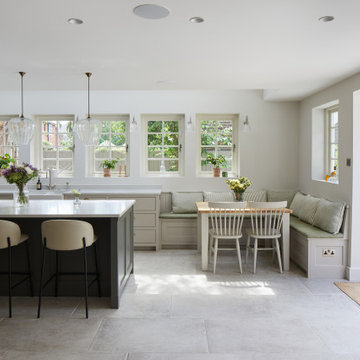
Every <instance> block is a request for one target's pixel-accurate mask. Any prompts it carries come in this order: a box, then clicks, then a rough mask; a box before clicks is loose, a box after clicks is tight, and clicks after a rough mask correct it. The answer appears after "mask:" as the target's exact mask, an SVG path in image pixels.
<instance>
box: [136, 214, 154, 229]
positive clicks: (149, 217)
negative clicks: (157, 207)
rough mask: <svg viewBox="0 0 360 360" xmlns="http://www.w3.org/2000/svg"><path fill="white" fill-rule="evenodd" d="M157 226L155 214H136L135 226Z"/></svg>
mask: <svg viewBox="0 0 360 360" xmlns="http://www.w3.org/2000/svg"><path fill="white" fill-rule="evenodd" d="M151 226H156V215H155V214H141V213H135V214H134V227H151Z"/></svg>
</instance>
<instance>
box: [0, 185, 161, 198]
mask: <svg viewBox="0 0 360 360" xmlns="http://www.w3.org/2000/svg"><path fill="white" fill-rule="evenodd" d="M73 189H75V190H80V194H82V195H86V194H99V195H109V196H111V195H126V196H128V195H160V194H161V189H111V188H110V189H101V188H100V189H82V188H81V187H79V186H78V187H73V188H71V190H66V189H61V188H59V189H54V190H47V189H43V190H35V189H31V190H30V195H43V196H47V195H62V194H64V195H71V194H72V190H73ZM14 191H15V188H14V189H12V190H11V189H0V194H3V195H7V194H12V193H13V192H14Z"/></svg>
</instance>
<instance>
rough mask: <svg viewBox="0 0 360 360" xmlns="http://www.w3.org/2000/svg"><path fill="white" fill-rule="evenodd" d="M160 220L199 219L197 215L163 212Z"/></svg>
mask: <svg viewBox="0 0 360 360" xmlns="http://www.w3.org/2000/svg"><path fill="white" fill-rule="evenodd" d="M159 217H160V219H197V217H198V216H197V214H192V213H190V214H189V213H185V214H177V213H172V212H162V213H160V216H159Z"/></svg>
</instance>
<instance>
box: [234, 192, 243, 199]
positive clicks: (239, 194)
mask: <svg viewBox="0 0 360 360" xmlns="http://www.w3.org/2000/svg"><path fill="white" fill-rule="evenodd" d="M235 197H236V200H237V201H242V199H243V193H240V192H236V193H235Z"/></svg>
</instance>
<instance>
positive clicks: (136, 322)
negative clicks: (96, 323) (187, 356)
mask: <svg viewBox="0 0 360 360" xmlns="http://www.w3.org/2000/svg"><path fill="white" fill-rule="evenodd" d="M91 350H93V351H116V352H119V353H125V352H144V351H146V352H175V353H176V352H199V353H201V352H207V351H208V344H207V340H206V334H205V324H204V322H203V321H201V320H189V319H161V318H156V319H115V318H107V319H104V321H103V323H102V325H101V328H100V330H99V332H98V333H97V335H96V338H95V340H94V342H93V345H92V347H91Z"/></svg>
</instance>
